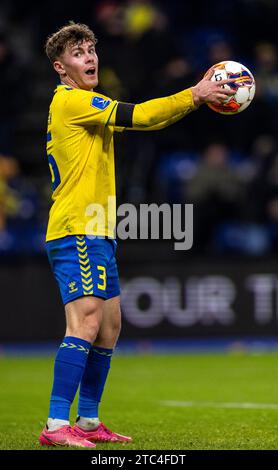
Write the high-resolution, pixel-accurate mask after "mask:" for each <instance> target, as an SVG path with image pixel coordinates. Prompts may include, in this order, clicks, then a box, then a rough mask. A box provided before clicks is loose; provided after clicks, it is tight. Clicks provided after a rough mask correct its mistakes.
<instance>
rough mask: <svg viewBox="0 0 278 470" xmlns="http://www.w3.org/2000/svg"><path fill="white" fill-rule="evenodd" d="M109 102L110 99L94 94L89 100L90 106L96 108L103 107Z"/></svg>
mask: <svg viewBox="0 0 278 470" xmlns="http://www.w3.org/2000/svg"><path fill="white" fill-rule="evenodd" d="M110 103H111V101H110V100H106V99H104V98H101V96H94V97H93V99H92V101H91V106H93V107H94V108H97V109H105V108H107V106H108V105H109V104H110Z"/></svg>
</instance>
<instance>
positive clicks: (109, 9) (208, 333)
mask: <svg viewBox="0 0 278 470" xmlns="http://www.w3.org/2000/svg"><path fill="white" fill-rule="evenodd" d="M70 19H72V20H74V21H78V22H85V23H87V24H88V25H89V26H90V27H92V29H93V30H94V31H95V33H96V35H97V37H98V39H99V44H98V54H99V58H100V86H99V88H98V90H99V91H100V92H102V93H104V94H106V95H108V96H110V97H112V98H117V99H120V100H124V101H130V102H140V101H143V100H147V99H150V98H154V97H158V96H164V95H167V94H170V93H174V92H176V91H179V90H181V89H183V88H186V87H188V86H191V85H193V84H195V83H196V82H197V81H198V80H199V79H200V78H201V77H202V75H203V73H204V72H205V71H206V70H207V68H208V67H209V66H211V65H212V64H214V63H216V62H218V61H221V60H225V59H233V60H236V61H239V62H242V63H243V64H245V65H246V66H247V67H249V68H250V69H251V71H253V73H254V75H255V78H256V82H257V93H256V97H255V100H254V102H253V103H252V104H251V106H250V107H249V108H248V109H247V110H246V111H245V112H243V113H242V114H241V115H238V116H235V117H234V116H231V117H224V116H221V115H217V114H216V113H214V112H212V111H211V110H209V109H208V108H207V107H206V106H203V107H202V108H201V109H200V110H198V111H197V112H195V113H192V114H191V115H189V116H188V117H187V118H185V119H184V120H183V121H181V122H180V123H178V124H175V125H174V126H171V127H169V128H168V129H165V130H163V131H160V132H156V133H136V132H130V133H124V134H123V135H116V136H115V140H116V167H117V179H118V203H119V204H120V203H124V202H130V203H133V204H135V205H139V204H141V203H152V202H156V203H158V204H161V203H162V202H170V203H193V204H194V218H195V220H194V246H193V249H192V250H190V251H188V252H187V251H185V252H182V251H174V250H173V243H172V242H171V241H158V240H156V241H155V240H153V241H147V240H141V241H140V240H138V241H128V240H127V241H119V250H118V260H119V270H120V276H121V278H122V287H123V295H122V309H123V320H124V321H123V330H122V335H121V340H120V342H119V349H121V348H123V349H124V348H127V349H129V348H131V349H133V350H134V349H137V350H139V351H141V350H143V351H153V350H155V349H165V347H167V348H171V349H175V350H179V349H182V350H184V349H192V348H193V349H194V348H197V349H198V350H199V349H200V348H203V349H207V348H209V347H215V348H222V349H223V348H225V347H226V346H229V347H230V346H232V347H233V346H234V347H235V348H239V349H240V348H241V347H244V345H245V344H247V343H248V344H249V345H251V346H254V347H255V346H256V347H271V348H275V347H276V345H277V344H278V342H277V340H276V338H277V336H276V335H277V322H278V307H277V306H278V299H277V280H278V278H277V261H278V145H277V144H278V142H277V127H278V49H277V28H276V24H277V21H278V5H277V2H275V1H274V0H273V1H271V0H265V1H263V0H252V1H251V0H232V1H230V2H223V1H218V0H214V1H213V2H201V1H199V0H195V1H194V2H193V1H192V2H180V1H178V0H172V1H171V2H166V1H155V0H126V1H120V0H119V1H117V0H115V1H112V0H111V1H110V0H107V1H106V0H103V1H95V2H90V1H85V0H84V1H82V2H79V4H78V6H77V5H76V2H71V1H68V2H66V3H63V2H54V1H52V0H49V1H48V2H39V3H37V4H33V3H31V2H28V1H27V2H20V1H17V0H13V1H11V0H2V1H1V4H0V81H1V82H0V83H1V106H0V285H1V307H0V308H1V313H2V322H1V331H0V343H1V349H2V352H3V353H5V352H9V351H12V350H15V348H16V347H17V346H18V347H19V348H20V350H21V351H22V348H24V347H25V348H27V349H28V348H32V347H37V346H39V345H40V347H41V348H44V347H45V348H48V347H49V345H51V344H54V345H56V344H57V341H59V339H60V338H61V337H62V335H63V332H64V316H63V308H62V305H61V302H60V296H59V292H58V288H57V286H56V284H55V281H54V279H53V277H52V273H51V271H50V268H49V265H48V260H47V258H46V254H45V251H44V234H45V229H46V222H47V215H48V211H49V207H50V197H51V185H50V175H49V170H48V165H47V159H46V152H45V141H46V120H47V112H48V105H49V103H50V100H51V96H52V92H53V89H54V88H55V85H56V83H57V77H56V75H55V73H54V71H53V70H52V67H51V66H50V64H49V63H48V59H47V58H46V56H45V54H44V51H43V45H44V42H45V39H46V37H47V35H49V34H50V33H52V32H53V31H55V30H56V29H57V28H58V27H60V26H62V25H64V24H65V23H67V22H68V20H70ZM262 19H263V20H262Z"/></svg>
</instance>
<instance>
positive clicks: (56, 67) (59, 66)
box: [53, 60, 66, 75]
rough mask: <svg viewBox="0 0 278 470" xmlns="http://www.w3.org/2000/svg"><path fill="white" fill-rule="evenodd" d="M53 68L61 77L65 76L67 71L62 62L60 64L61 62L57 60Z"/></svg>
mask: <svg viewBox="0 0 278 470" xmlns="http://www.w3.org/2000/svg"><path fill="white" fill-rule="evenodd" d="M53 67H54V70H55V71H56V72H57V73H58V74H59V75H65V73H66V72H65V69H64V66H63V64H62V62H60V61H59V60H55V62H53Z"/></svg>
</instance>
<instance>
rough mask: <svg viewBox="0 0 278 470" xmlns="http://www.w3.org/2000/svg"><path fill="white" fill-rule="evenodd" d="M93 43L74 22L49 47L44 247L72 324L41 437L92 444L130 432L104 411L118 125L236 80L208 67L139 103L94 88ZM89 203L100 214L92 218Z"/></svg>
mask: <svg viewBox="0 0 278 470" xmlns="http://www.w3.org/2000/svg"><path fill="white" fill-rule="evenodd" d="M95 46H96V38H95V36H94V33H93V32H92V31H91V30H90V29H89V28H88V26H86V25H83V24H79V23H74V22H70V23H69V24H67V25H66V26H64V27H62V28H61V29H59V30H58V31H57V32H56V33H54V34H52V35H51V36H50V37H49V38H48V39H47V42H46V54H47V56H48V57H49V59H50V61H51V62H52V64H53V67H54V69H55V71H56V72H57V73H58V75H59V76H60V80H61V84H60V85H58V86H57V88H56V90H55V92H54V96H53V100H52V102H51V105H50V110H49V118H48V129H47V154H48V162H49V166H50V171H51V176H52V186H53V196H52V199H53V205H52V207H51V210H50V215H49V222H48V228H47V235H46V241H47V243H46V249H47V254H48V258H49V261H50V265H51V268H52V270H53V273H54V276H55V278H56V280H57V282H58V285H59V288H60V292H61V297H62V300H63V303H64V305H65V316H66V332H65V337H64V339H63V340H62V343H61V345H60V347H59V350H58V352H57V356H56V359H55V365H54V381H53V387H52V393H51V397H50V409H49V415H48V420H47V424H46V426H45V428H44V429H43V431H42V433H41V435H40V443H41V444H42V445H72V446H77V447H95V443H96V442H107V441H108V442H109V441H110V442H111V441H112V442H117V441H118V442H130V441H131V438H130V437H127V436H122V435H120V434H118V433H116V432H112V431H111V430H109V429H108V428H107V427H106V426H105V425H104V424H103V423H102V422H101V421H100V420H99V414H98V408H99V403H100V401H101V397H102V393H103V389H104V386H105V382H106V379H107V375H108V371H109V368H110V361H111V357H112V355H113V350H114V348H115V345H116V342H117V339H118V336H119V333H120V327H121V313H120V287H119V278H118V272H117V265H116V260H115V252H116V241H115V235H114V234H115V221H116V214H115V213H116V210H115V204H113V201H114V198H115V176H114V148H113V133H114V131H123V130H124V129H128V130H141V131H142V130H148V131H150V130H157V129H162V128H164V127H166V126H168V125H170V124H173V123H174V122H176V121H178V120H179V119H181V118H183V117H184V116H185V115H187V114H188V113H189V112H191V111H193V110H194V109H196V108H197V107H199V105H201V104H202V103H205V102H211V103H216V104H219V103H221V102H222V101H223V100H225V99H226V98H227V97H228V96H229V95H230V94H232V93H233V92H232V91H231V90H230V89H228V88H227V89H225V88H223V86H222V85H223V84H225V83H228V82H229V81H232V80H224V81H222V82H221V83H219V82H212V81H210V80H209V79H210V77H211V76H212V73H213V72H211V74H209V75H208V76H207V77H206V78H204V79H203V80H201V81H200V82H199V83H198V84H197V85H196V86H193V87H191V88H189V89H186V90H183V91H181V92H179V93H177V94H174V95H172V96H168V97H165V98H158V99H154V100H150V101H146V102H144V103H141V104H131V103H123V102H120V101H116V100H112V99H110V98H108V97H106V96H103V95H101V94H99V93H97V92H96V91H94V89H95V88H96V86H97V85H98V57H97V54H96V48H95ZM130 73H132V70H131V71H130ZM111 200H112V204H111ZM109 201H110V202H109ZM92 204H94V205H96V204H97V205H98V206H97V207H101V208H102V209H103V214H104V217H98V218H97V220H95V218H94V219H93V220H94V223H92V215H93V213H94V209H92V207H96V206H92ZM78 387H80V390H79V401H78V417H77V420H76V423H75V425H74V426H73V427H72V426H70V422H69V413H70V407H71V404H72V402H73V399H74V397H75V395H76V392H77V389H78Z"/></svg>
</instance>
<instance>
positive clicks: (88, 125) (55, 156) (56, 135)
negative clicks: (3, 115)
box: [46, 85, 117, 240]
mask: <svg viewBox="0 0 278 470" xmlns="http://www.w3.org/2000/svg"><path fill="white" fill-rule="evenodd" d="M116 105H117V102H116V101H113V100H110V99H109V98H107V97H105V96H103V95H101V94H99V93H94V92H88V91H85V90H80V89H77V88H70V87H67V86H64V85H59V86H58V87H57V89H56V90H55V94H54V97H53V100H52V103H51V105H50V110H49V118H48V129H47V155H48V162H49V166H50V171H51V176H52V186H53V195H52V199H53V205H52V207H51V210H50V214H49V222H48V228H47V235H46V239H47V240H53V239H56V238H61V237H64V236H66V235H76V234H86V235H100V236H109V237H114V228H115V221H116V214H115V201H114V202H113V198H115V174H114V146H113V132H114V127H113V126H109V125H108V122H109V118H110V117H111V115H112V113H113V110H114V108H115V106H116ZM109 197H110V199H109ZM109 201H110V210H109V214H108V202H109ZM92 204H99V205H100V207H102V208H103V209H104V215H105V217H104V218H103V217H101V216H100V217H98V219H97V221H98V223H97V225H96V224H90V219H91V220H92V219H94V217H96V213H95V212H94V210H93V209H92V208H91V205H92ZM108 215H109V217H108Z"/></svg>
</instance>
